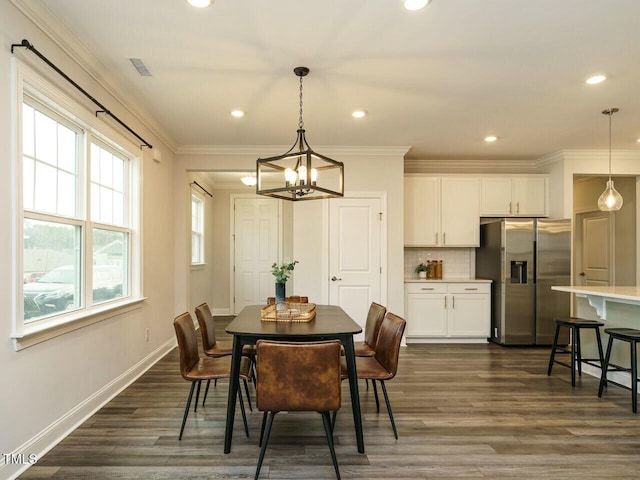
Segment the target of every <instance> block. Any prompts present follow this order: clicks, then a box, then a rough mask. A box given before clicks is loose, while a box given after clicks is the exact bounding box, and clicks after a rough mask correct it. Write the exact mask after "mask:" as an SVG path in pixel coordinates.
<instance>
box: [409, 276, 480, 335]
mask: <svg viewBox="0 0 640 480" xmlns="http://www.w3.org/2000/svg"><path fill="white" fill-rule="evenodd" d="M490 293H491V284H490V283H484V282H478V283H447V282H443V283H440V282H424V283H406V284H405V302H406V305H405V312H406V316H407V342H415V343H417V342H420V341H423V342H429V341H444V342H446V341H449V342H460V341H469V342H471V341H476V342H478V341H480V342H486V341H487V338H489V337H490V329H491V295H490Z"/></svg>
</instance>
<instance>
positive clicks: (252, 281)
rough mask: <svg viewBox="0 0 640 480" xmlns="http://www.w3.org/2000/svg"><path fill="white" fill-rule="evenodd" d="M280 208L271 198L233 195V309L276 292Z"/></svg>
mask: <svg viewBox="0 0 640 480" xmlns="http://www.w3.org/2000/svg"><path fill="white" fill-rule="evenodd" d="M279 225H280V208H279V204H278V201H277V200H275V199H270V198H236V199H234V302H233V304H234V313H238V312H240V310H242V309H243V308H244V307H246V306H247V305H256V304H261V303H265V302H266V301H267V297H268V296H273V289H274V286H273V285H274V279H273V275H272V274H271V265H272V264H273V263H274V262H277V261H278V260H279V255H280V227H279Z"/></svg>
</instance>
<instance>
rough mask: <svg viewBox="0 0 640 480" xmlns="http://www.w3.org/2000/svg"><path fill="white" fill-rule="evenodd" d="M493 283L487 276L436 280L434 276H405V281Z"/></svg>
mask: <svg viewBox="0 0 640 480" xmlns="http://www.w3.org/2000/svg"><path fill="white" fill-rule="evenodd" d="M438 282H439V283H491V280H489V279H486V278H443V279H439V280H436V279H434V278H417V277H405V279H404V283H438Z"/></svg>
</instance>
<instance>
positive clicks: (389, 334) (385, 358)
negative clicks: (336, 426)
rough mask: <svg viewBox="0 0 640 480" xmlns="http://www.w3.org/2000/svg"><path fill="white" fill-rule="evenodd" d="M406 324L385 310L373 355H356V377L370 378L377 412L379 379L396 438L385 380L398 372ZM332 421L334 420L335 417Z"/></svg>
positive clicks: (343, 365)
mask: <svg viewBox="0 0 640 480" xmlns="http://www.w3.org/2000/svg"><path fill="white" fill-rule="evenodd" d="M406 325H407V322H406V321H405V320H404V319H403V318H401V317H399V316H397V315H395V314H393V313H390V312H387V314H386V315H385V316H384V319H383V320H382V324H381V325H380V332H379V333H378V339H377V341H376V347H375V352H376V353H375V355H374V356H373V357H356V370H357V372H358V378H364V379H365V380H372V383H373V392H374V395H375V399H376V410H377V411H378V412H379V411H380V402H379V400H378V389H377V388H376V384H375V381H379V382H380V385H381V386H382V392H383V393H384V400H385V403H386V404H387V412H388V413H389V419H390V420H391V427H392V428H393V434H394V436H395V437H396V439H397V438H398V430H397V429H396V423H395V421H394V420H393V412H392V411H391V403H390V402H389V395H388V394H387V387H386V385H385V382H386V381H387V380H391V379H392V378H393V377H395V376H396V373H397V372H398V357H399V355H400V343H401V342H402V335H403V333H404V329H405V327H406ZM342 378H343V379H344V378H347V366H346V362H345V360H344V359H343V360H342ZM334 415H335V413H334ZM333 421H334V422H335V417H334V419H333Z"/></svg>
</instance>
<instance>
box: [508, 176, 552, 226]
mask: <svg viewBox="0 0 640 480" xmlns="http://www.w3.org/2000/svg"><path fill="white" fill-rule="evenodd" d="M512 188H513V195H512V196H513V205H514V207H513V208H514V209H515V210H514V212H513V214H514V215H521V216H545V215H547V179H546V178H545V177H516V178H514V179H513V183H512Z"/></svg>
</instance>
